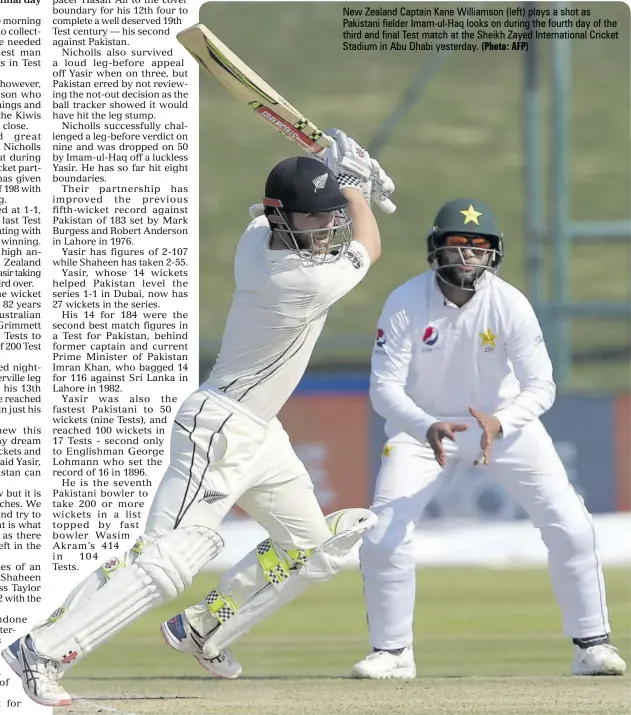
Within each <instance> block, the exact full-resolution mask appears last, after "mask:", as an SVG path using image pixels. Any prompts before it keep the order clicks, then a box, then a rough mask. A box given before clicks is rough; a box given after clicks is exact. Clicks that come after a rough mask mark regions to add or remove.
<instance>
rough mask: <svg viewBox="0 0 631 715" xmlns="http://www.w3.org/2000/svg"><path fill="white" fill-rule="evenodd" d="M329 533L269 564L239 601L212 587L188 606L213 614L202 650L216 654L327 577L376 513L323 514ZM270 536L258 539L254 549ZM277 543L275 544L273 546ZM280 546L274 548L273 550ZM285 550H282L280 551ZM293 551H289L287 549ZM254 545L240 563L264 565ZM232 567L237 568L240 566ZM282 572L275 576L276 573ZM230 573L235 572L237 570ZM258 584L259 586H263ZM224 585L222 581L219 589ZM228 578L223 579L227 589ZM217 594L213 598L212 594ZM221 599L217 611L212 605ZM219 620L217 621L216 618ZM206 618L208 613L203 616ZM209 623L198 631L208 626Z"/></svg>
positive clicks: (339, 565) (210, 655)
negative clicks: (203, 598) (274, 564)
mask: <svg viewBox="0 0 631 715" xmlns="http://www.w3.org/2000/svg"><path fill="white" fill-rule="evenodd" d="M326 519H327V522H328V524H329V527H330V529H331V531H332V532H333V536H332V537H331V538H330V539H328V540H327V541H325V542H324V543H323V544H322V545H321V546H319V547H317V548H315V549H313V550H312V551H311V553H307V554H303V556H302V557H301V558H299V559H298V560H294V561H292V563H291V564H290V565H289V567H288V568H287V566H288V564H287V561H285V563H284V565H282V564H281V565H280V568H276V569H268V570H267V571H266V574H265V580H264V581H260V585H258V586H257V589H256V590H254V589H253V590H252V591H251V592H250V596H249V598H248V599H247V600H246V601H241V603H242V605H237V604H236V602H235V601H234V600H232V599H226V598H225V597H224V596H223V591H222V592H217V591H215V592H211V594H209V596H208V597H207V599H206V603H205V604H199V605H198V606H194V607H193V608H192V609H187V611H186V613H187V616H189V618H190V617H191V616H190V615H189V610H190V611H193V612H196V613H197V615H198V616H199V615H200V610H202V609H205V610H206V611H207V612H208V611H210V612H211V613H213V615H214V616H215V619H214V620H215V623H214V625H215V628H214V630H213V631H212V632H211V633H210V634H209V635H208V637H207V639H206V641H205V643H204V656H205V657H206V658H216V657H217V655H218V654H219V653H220V652H221V651H222V650H224V648H227V647H229V646H230V645H231V644H232V643H233V642H234V641H235V640H237V638H240V637H241V636H242V635H243V634H245V633H247V632H248V631H249V630H250V629H251V628H253V627H254V626H255V625H256V624H257V623H260V622H261V621H262V620H264V619H265V618H267V616H269V615H271V614H272V613H275V612H276V611H278V610H279V609H280V608H281V607H282V606H284V605H285V604H286V603H289V602H290V601H293V600H294V599H295V598H296V597H297V596H299V595H300V594H302V593H303V592H304V591H305V590H306V589H307V588H309V586H310V585H311V584H313V583H315V582H324V581H328V580H330V579H331V578H333V576H335V574H337V573H338V572H339V571H340V570H341V569H342V568H343V567H344V565H345V562H346V559H347V558H348V555H349V553H350V552H351V550H352V549H353V547H354V546H355V545H356V544H357V542H358V541H359V540H360V539H361V537H362V536H363V534H364V533H365V532H366V531H368V529H370V528H371V527H372V526H373V525H374V524H375V522H376V520H377V517H376V516H375V514H373V512H371V511H369V510H368V509H358V508H357V509H343V510H341V511H339V512H334V513H333V514H330V515H329V516H327V517H326ZM267 543H269V542H262V544H259V547H257V549H260V548H261V547H262V546H263V545H265V544H267ZM275 548H276V547H275ZM277 552H278V549H277V548H276V550H275V552H274V553H275V554H276V553H277ZM283 553H285V552H283ZM287 553H292V552H287ZM256 554H257V550H255V551H253V552H251V553H250V554H248V555H247V556H246V557H245V558H244V559H243V562H242V565H243V567H246V566H247V565H251V563H252V562H254V560H257V561H259V562H260V568H261V567H262V565H263V562H262V560H261V559H260V558H259V557H258V556H257V555H256ZM238 566H239V565H237V567H235V570H236V569H237V568H238ZM279 575H280V577H279V578H277V577H278V576H279ZM233 578H236V574H235V576H234V577H233ZM261 586H262V588H261ZM221 588H222V586H221V584H220V589H221ZM229 588H230V583H228V584H226V589H225V590H226V591H228V590H229ZM215 595H216V598H215V600H214V601H211V600H210V599H212V598H213V596H215ZM218 604H220V605H221V608H220V609H219V611H218V610H217V609H216V606H217V605H218ZM217 620H219V622H220V624H219V626H217V625H216V621H217ZM206 622H207V617H206ZM207 630H208V629H207V628H206V629H205V630H202V631H201V632H202V633H204V632H207Z"/></svg>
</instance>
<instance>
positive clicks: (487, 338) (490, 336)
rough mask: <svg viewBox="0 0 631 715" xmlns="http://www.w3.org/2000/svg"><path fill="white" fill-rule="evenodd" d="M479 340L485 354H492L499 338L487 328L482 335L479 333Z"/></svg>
mask: <svg viewBox="0 0 631 715" xmlns="http://www.w3.org/2000/svg"><path fill="white" fill-rule="evenodd" d="M479 335H480V340H481V341H482V342H481V343H480V345H481V346H482V347H483V348H484V352H485V353H492V352H493V351H494V350H495V347H496V345H495V343H496V341H497V339H498V337H499V335H496V334H495V333H494V332H493V331H492V330H491V328H487V329H486V331H485V332H484V333H479Z"/></svg>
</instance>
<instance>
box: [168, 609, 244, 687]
mask: <svg viewBox="0 0 631 715" xmlns="http://www.w3.org/2000/svg"><path fill="white" fill-rule="evenodd" d="M160 631H161V632H162V637H163V638H164V642H165V643H166V644H167V645H168V646H170V647H171V648H174V649H175V650H179V651H180V653H190V654H191V655H193V656H195V658H196V660H197V662H198V663H199V664H200V665H201V666H202V668H203V669H204V670H207V671H208V672H209V673H210V674H211V675H214V676H215V677H216V678H227V679H228V680H234V678H238V677H239V676H240V675H241V671H242V670H243V668H242V667H241V663H239V661H238V660H236V659H235V658H234V657H233V656H232V653H231V652H230V650H229V649H228V648H225V649H224V650H222V651H221V653H219V655H218V656H217V657H216V658H206V656H205V655H204V642H203V638H202V637H201V636H200V634H199V633H197V631H196V630H195V629H194V628H193V626H191V624H190V623H189V622H188V619H187V618H186V616H184V614H182V613H178V615H177V616H174V617H173V618H171V620H169V621H164V623H163V624H162V625H161V626H160Z"/></svg>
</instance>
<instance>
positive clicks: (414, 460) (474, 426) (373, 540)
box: [352, 199, 626, 679]
mask: <svg viewBox="0 0 631 715" xmlns="http://www.w3.org/2000/svg"><path fill="white" fill-rule="evenodd" d="M502 257H503V239H502V234H501V233H500V231H499V229H498V227H497V224H496V221H495V218H494V217H493V214H492V212H491V210H490V209H489V208H488V207H487V206H485V205H484V204H483V203H481V202H480V201H476V200H474V199H457V200H454V201H450V202H449V203H447V204H445V205H444V206H443V207H442V208H441V209H440V211H439V212H438V215H437V216H436V218H435V220H434V225H433V227H432V229H431V231H430V233H429V236H428V238H427V259H428V262H429V265H430V266H431V270H430V271H427V272H425V273H422V274H421V275H418V276H416V277H414V278H412V279H411V280H409V281H407V282H406V283H404V284H403V285H402V286H400V287H398V288H397V289H396V290H394V291H393V292H392V294H391V295H390V296H389V298H388V300H387V302H386V304H385V307H384V309H383V312H382V314H381V318H380V320H379V329H378V332H377V341H376V344H375V346H374V350H373V356H372V374H371V382H370V397H371V400H372V404H373V406H374V408H375V410H376V411H377V412H378V413H379V414H380V415H382V416H383V417H384V418H385V419H386V428H385V430H386V436H387V442H386V444H385V447H384V450H383V459H382V466H381V470H380V472H379V476H378V479H377V485H376V492H375V498H374V504H373V507H372V508H373V511H374V512H375V513H376V514H377V518H378V521H377V524H376V525H375V527H374V528H373V529H371V531H370V532H369V533H367V534H366V536H365V538H364V540H363V544H362V546H361V549H360V561H361V570H362V574H363V579H364V589H365V597H366V607H367V611H368V624H369V630H370V643H371V645H372V647H373V651H372V652H371V653H369V654H368V655H367V656H366V658H365V659H364V660H362V661H361V662H359V663H357V664H356V665H355V666H354V668H353V670H352V675H353V676H354V677H356V678H403V679H409V678H414V677H415V675H416V665H415V662H414V654H413V650H412V616H413V611H414V597H415V566H414V555H413V553H412V535H413V532H414V528H415V522H416V521H417V519H419V518H420V516H421V514H422V512H423V510H424V509H425V507H426V506H427V504H428V502H429V501H430V500H431V498H432V496H433V494H434V493H435V492H436V489H437V487H438V484H439V481H440V480H441V479H442V477H443V475H445V474H446V473H447V472H448V471H449V470H452V469H458V467H459V465H462V464H479V465H481V466H482V468H485V469H488V470H489V472H490V473H491V474H492V475H493V476H494V477H495V478H496V479H497V481H498V482H499V483H500V484H501V485H502V487H503V488H504V489H505V490H506V492H507V493H508V494H509V495H510V496H511V497H512V498H513V499H514V500H515V501H516V502H518V503H519V504H520V505H521V506H522V507H523V508H524V509H525V510H526V512H527V513H528V514H529V516H530V518H531V519H532V522H533V524H534V525H535V526H536V527H537V528H538V529H539V530H540V531H541V536H542V538H543V541H544V542H545V545H546V546H547V548H548V553H549V567H550V576H551V580H552V586H553V588H554V592H555V595H556V598H557V601H558V603H559V606H560V607H561V611H562V615H563V630H564V632H565V634H566V635H567V636H568V637H569V638H571V639H572V641H573V643H574V662H573V664H572V673H573V674H575V675H600V674H602V675H621V674H622V673H624V671H625V668H626V665H625V662H624V661H623V660H622V658H621V657H620V656H619V655H618V653H617V651H616V649H615V648H614V647H613V646H612V645H611V644H610V643H609V631H610V627H609V619H608V616H607V603H606V599H605V583H604V580H603V572H602V568H601V565H600V561H599V559H598V553H597V551H596V543H595V535H594V528H593V526H592V521H591V517H590V515H589V514H588V512H587V510H586V509H585V505H584V504H583V500H582V499H581V497H580V496H579V495H578V494H577V493H576V492H575V491H574V489H573V488H572V486H571V485H570V483H569V481H568V477H567V474H566V473H565V469H564V468H563V464H562V463H561V460H560V459H559V457H558V455H557V453H556V451H555V449H554V446H553V444H552V440H551V439H550V437H549V436H548V433H547V432H546V430H545V428H544V427H543V425H542V424H541V422H540V421H539V416H540V415H541V414H543V413H544V412H546V410H548V409H550V407H551V406H552V404H553V402H554V398H555V385H554V382H553V378H552V365H551V363H550V359H549V357H548V353H547V350H546V346H545V343H544V339H543V335H542V333H541V328H540V327H539V324H538V322H537V318H536V316H535V313H534V311H533V309H532V307H531V305H530V303H529V302H528V300H527V299H526V298H525V297H524V295H522V293H520V292H519V291H518V290H517V289H516V288H514V287H513V286H511V285H509V284H508V283H505V282H504V281H503V280H501V279H500V278H498V277H497V275H495V274H496V272H497V270H498V268H499V266H500V263H501V261H502ZM533 637H534V636H533Z"/></svg>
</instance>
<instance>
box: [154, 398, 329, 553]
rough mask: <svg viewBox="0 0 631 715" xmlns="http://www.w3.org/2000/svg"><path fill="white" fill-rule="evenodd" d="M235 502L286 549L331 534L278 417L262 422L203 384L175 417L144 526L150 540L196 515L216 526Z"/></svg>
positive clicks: (306, 546)
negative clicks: (163, 467)
mask: <svg viewBox="0 0 631 715" xmlns="http://www.w3.org/2000/svg"><path fill="white" fill-rule="evenodd" d="M235 504H238V505H239V506H240V507H241V508H242V509H244V511H246V512H247V513H248V514H249V515H250V516H251V517H252V518H253V519H255V520H256V521H257V522H258V523H259V524H260V525H261V526H262V527H263V528H264V529H266V530H267V532H268V533H269V535H270V537H271V538H272V539H273V540H274V541H276V542H277V543H278V544H279V545H280V546H282V547H283V548H286V549H311V548H314V547H316V546H319V545H320V544H322V543H324V541H326V540H327V539H328V538H330V536H331V532H330V530H329V527H328V525H327V523H326V520H325V518H324V515H323V513H322V510H321V508H320V505H319V504H318V501H317V499H316V497H315V494H314V488H313V483H312V482H311V479H310V477H309V475H308V473H307V470H306V468H305V466H304V464H303V463H302V462H301V461H300V459H299V458H298V456H297V455H296V453H295V452H294V450H293V448H292V446H291V444H290V442H289V437H288V435H287V433H286V432H285V430H284V429H283V427H282V425H281V424H280V422H279V421H278V420H277V419H274V420H272V421H271V422H270V423H266V422H264V421H263V420H260V419H259V418H257V417H256V416H254V415H252V414H251V413H250V412H249V411H247V410H245V409H244V408H243V407H242V406H240V405H239V404H238V403H235V402H234V401H233V400H229V399H228V398H225V397H224V396H223V395H220V394H217V393H215V392H212V391H210V390H207V389H204V386H203V385H202V387H201V388H200V389H199V390H198V391H197V392H195V393H193V394H192V395H191V396H189V397H188V398H187V399H186V400H185V401H184V403H183V404H182V406H181V408H180V409H179V411H178V414H177V416H176V417H175V420H174V423H173V427H172V432H171V458H170V464H169V467H168V469H167V471H166V472H165V474H164V477H163V478H162V481H161V482H160V485H159V487H158V490H157V492H156V495H155V497H154V500H153V503H152V505H151V509H150V512H149V516H148V519H147V523H146V527H145V532H144V533H145V536H146V537H147V538H148V540H153V539H156V538H159V537H161V536H164V535H165V534H167V533H168V532H169V531H171V530H172V529H174V528H177V527H178V526H179V525H180V524H185V523H186V521H187V519H188V518H189V517H190V516H191V515H192V513H193V511H194V512H195V514H196V522H197V523H199V519H200V518H201V519H202V521H203V523H204V524H205V525H207V526H209V527H210V528H211V529H213V530H215V531H219V528H220V524H221V521H222V520H223V518H224V517H225V516H226V514H227V513H228V512H229V511H230V509H231V508H232V507H233V506H234V505H235Z"/></svg>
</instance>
